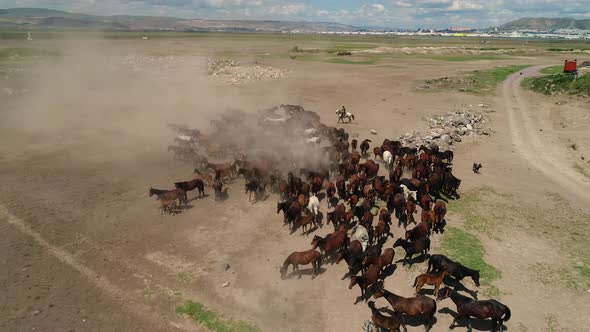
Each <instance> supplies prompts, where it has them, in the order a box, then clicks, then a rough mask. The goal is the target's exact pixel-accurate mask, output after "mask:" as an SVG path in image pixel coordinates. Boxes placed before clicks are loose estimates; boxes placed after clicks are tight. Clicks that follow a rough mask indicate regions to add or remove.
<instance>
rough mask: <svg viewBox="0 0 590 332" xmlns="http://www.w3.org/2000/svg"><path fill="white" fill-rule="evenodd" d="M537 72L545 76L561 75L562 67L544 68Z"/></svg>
mask: <svg viewBox="0 0 590 332" xmlns="http://www.w3.org/2000/svg"><path fill="white" fill-rule="evenodd" d="M539 72H540V73H541V74H545V75H554V74H560V73H563V66H551V67H545V68H543V69H541V70H539Z"/></svg>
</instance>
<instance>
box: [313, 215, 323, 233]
mask: <svg viewBox="0 0 590 332" xmlns="http://www.w3.org/2000/svg"><path fill="white" fill-rule="evenodd" d="M315 224H316V226H315V229H318V228H323V227H324V214H323V213H322V212H320V213H318V215H317V217H316V219H315Z"/></svg>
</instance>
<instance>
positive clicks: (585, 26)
mask: <svg viewBox="0 0 590 332" xmlns="http://www.w3.org/2000/svg"><path fill="white" fill-rule="evenodd" d="M498 29H499V30H507V31H515V30H537V31H551V30H557V29H580V30H590V19H584V20H576V19H573V18H521V19H518V20H516V21H512V22H508V23H506V24H503V25H501V26H499V27H498Z"/></svg>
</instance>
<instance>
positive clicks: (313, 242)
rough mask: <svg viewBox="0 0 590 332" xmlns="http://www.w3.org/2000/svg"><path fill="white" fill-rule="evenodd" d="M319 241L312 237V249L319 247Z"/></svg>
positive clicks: (315, 236) (318, 238)
mask: <svg viewBox="0 0 590 332" xmlns="http://www.w3.org/2000/svg"><path fill="white" fill-rule="evenodd" d="M321 241H322V238H321V237H319V236H317V235H314V237H313V239H312V240H311V245H312V246H313V249H315V248H317V247H318V246H319V245H320V242H321Z"/></svg>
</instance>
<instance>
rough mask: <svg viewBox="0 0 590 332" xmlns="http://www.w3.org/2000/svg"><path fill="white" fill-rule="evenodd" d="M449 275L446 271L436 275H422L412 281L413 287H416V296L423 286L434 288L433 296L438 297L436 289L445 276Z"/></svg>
mask: <svg viewBox="0 0 590 332" xmlns="http://www.w3.org/2000/svg"><path fill="white" fill-rule="evenodd" d="M447 273H449V272H448V271H447V270H441V271H440V272H439V273H438V274H431V273H422V274H421V275H419V276H417V277H416V279H414V286H413V287H416V295H418V292H419V291H420V289H422V287H424V285H432V286H434V296H435V297H436V296H438V289H439V288H440V284H442V283H443V280H444V279H445V276H446V275H447Z"/></svg>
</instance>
